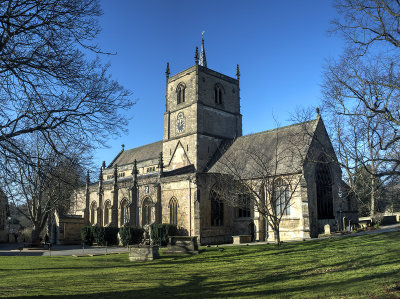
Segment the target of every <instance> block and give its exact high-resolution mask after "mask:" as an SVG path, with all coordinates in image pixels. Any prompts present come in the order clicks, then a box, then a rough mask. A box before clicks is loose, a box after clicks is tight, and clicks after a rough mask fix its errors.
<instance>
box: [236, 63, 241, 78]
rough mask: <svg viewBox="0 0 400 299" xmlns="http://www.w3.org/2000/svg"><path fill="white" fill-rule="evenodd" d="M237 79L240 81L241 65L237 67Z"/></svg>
mask: <svg viewBox="0 0 400 299" xmlns="http://www.w3.org/2000/svg"><path fill="white" fill-rule="evenodd" d="M236 78H237V79H238V80H239V79H240V70H239V64H237V65H236Z"/></svg>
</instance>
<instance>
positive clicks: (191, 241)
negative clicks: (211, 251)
mask: <svg viewBox="0 0 400 299" xmlns="http://www.w3.org/2000/svg"><path fill="white" fill-rule="evenodd" d="M167 247H168V250H167V251H166V253H189V254H196V253H198V252H199V251H198V250H199V248H198V244H197V236H170V237H169V243H168V246H167Z"/></svg>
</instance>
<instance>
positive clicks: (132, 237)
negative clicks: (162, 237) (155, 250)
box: [119, 227, 144, 246]
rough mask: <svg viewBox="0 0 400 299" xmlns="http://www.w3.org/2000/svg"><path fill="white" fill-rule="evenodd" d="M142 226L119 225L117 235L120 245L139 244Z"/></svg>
mask: <svg viewBox="0 0 400 299" xmlns="http://www.w3.org/2000/svg"><path fill="white" fill-rule="evenodd" d="M143 233H144V229H143V228H133V227H121V228H120V229H119V237H120V238H121V242H122V245H124V246H127V245H133V244H139V243H140V242H142V240H143Z"/></svg>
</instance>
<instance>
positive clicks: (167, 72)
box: [165, 62, 170, 78]
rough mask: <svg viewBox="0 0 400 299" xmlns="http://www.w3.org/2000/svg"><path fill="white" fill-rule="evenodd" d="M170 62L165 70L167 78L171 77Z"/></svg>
mask: <svg viewBox="0 0 400 299" xmlns="http://www.w3.org/2000/svg"><path fill="white" fill-rule="evenodd" d="M169 74H170V72H169V62H167V69H166V70H165V76H167V78H169Z"/></svg>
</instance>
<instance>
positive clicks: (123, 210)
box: [121, 199, 129, 226]
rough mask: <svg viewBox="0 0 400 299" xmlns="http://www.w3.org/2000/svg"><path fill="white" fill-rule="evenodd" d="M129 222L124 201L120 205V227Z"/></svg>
mask: <svg viewBox="0 0 400 299" xmlns="http://www.w3.org/2000/svg"><path fill="white" fill-rule="evenodd" d="M128 222H129V207H128V201H127V200H126V199H124V200H122V203H121V226H122V225H124V224H127V223H128Z"/></svg>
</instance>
